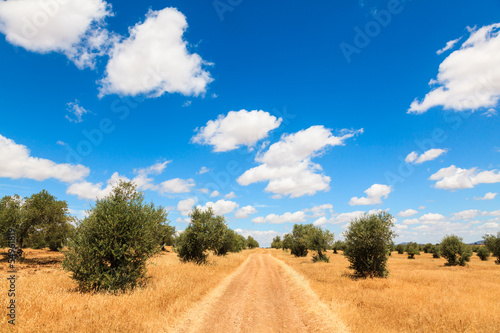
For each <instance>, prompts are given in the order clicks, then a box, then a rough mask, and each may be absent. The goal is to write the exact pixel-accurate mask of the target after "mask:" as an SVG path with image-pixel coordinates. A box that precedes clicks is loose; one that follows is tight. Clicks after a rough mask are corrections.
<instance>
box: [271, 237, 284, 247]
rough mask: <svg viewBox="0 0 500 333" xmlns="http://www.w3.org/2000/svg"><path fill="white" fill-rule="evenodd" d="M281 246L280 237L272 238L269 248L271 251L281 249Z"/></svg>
mask: <svg viewBox="0 0 500 333" xmlns="http://www.w3.org/2000/svg"><path fill="white" fill-rule="evenodd" d="M282 246H283V244H282V242H281V237H280V236H276V237H274V238H273V241H272V242H271V248H272V249H281V247H282Z"/></svg>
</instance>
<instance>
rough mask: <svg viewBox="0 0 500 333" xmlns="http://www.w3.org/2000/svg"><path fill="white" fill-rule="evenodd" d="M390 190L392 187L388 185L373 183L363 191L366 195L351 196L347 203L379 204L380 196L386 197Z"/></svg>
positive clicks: (357, 204)
mask: <svg viewBox="0 0 500 333" xmlns="http://www.w3.org/2000/svg"><path fill="white" fill-rule="evenodd" d="M391 191H392V188H391V187H390V186H388V185H381V184H374V185H372V186H371V187H370V188H369V189H367V190H366V191H365V193H366V197H361V198H358V197H353V198H351V200H350V201H349V205H351V206H359V205H379V204H381V203H382V198H384V199H387V196H388V195H389V193H391Z"/></svg>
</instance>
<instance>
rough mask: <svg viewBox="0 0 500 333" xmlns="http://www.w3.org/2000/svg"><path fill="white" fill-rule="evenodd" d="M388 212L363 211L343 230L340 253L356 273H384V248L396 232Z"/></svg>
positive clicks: (377, 274) (386, 271) (380, 275)
mask: <svg viewBox="0 0 500 333" xmlns="http://www.w3.org/2000/svg"><path fill="white" fill-rule="evenodd" d="M393 227H394V223H393V217H392V215H390V214H388V213H386V212H382V213H379V214H372V215H366V214H365V215H364V216H362V217H360V218H357V219H355V220H353V221H352V222H351V224H350V225H349V227H348V229H347V231H345V233H344V236H345V250H344V255H345V256H346V257H347V259H348V260H349V262H350V268H351V269H354V271H355V275H357V276H360V277H367V276H370V277H387V276H388V270H387V267H386V266H387V260H388V255H387V253H388V251H389V249H390V246H391V244H393V238H394V237H396V234H395V233H394V231H393V230H392V228H393Z"/></svg>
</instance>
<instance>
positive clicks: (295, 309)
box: [175, 253, 347, 333]
mask: <svg viewBox="0 0 500 333" xmlns="http://www.w3.org/2000/svg"><path fill="white" fill-rule="evenodd" d="M345 331H347V329H346V328H345V327H344V326H343V324H342V323H341V322H340V321H339V320H338V318H337V317H336V316H335V314H334V313H332V312H331V311H330V309H329V308H328V307H327V306H326V305H325V304H323V303H321V302H320V301H319V299H318V298H317V296H316V295H315V294H314V293H313V292H312V290H311V289H310V288H309V285H308V283H307V282H306V281H305V280H304V279H303V278H302V277H300V276H299V275H298V274H297V273H295V271H293V270H292V269H291V268H290V267H289V266H287V265H286V264H285V263H284V262H282V261H280V260H278V259H276V258H274V257H272V256H271V255H270V254H266V253H255V254H252V255H251V256H249V257H248V259H247V260H246V261H245V262H244V263H243V264H242V265H241V266H240V267H239V268H238V270H237V271H236V272H234V273H233V274H232V275H231V276H229V277H228V278H227V279H226V280H224V281H223V282H222V283H221V285H219V286H218V287H217V288H216V290H215V291H213V292H212V293H211V294H210V295H209V296H208V297H206V298H205V299H204V300H203V301H202V302H201V304H199V305H198V306H197V307H196V308H194V309H193V310H192V311H191V312H190V313H189V314H188V315H187V317H186V319H185V320H184V322H183V323H182V324H181V325H179V326H178V327H177V328H176V329H175V332H210V333H219V332H220V333H226V332H252V333H260V332H287V333H288V332H291V333H292V332H345Z"/></svg>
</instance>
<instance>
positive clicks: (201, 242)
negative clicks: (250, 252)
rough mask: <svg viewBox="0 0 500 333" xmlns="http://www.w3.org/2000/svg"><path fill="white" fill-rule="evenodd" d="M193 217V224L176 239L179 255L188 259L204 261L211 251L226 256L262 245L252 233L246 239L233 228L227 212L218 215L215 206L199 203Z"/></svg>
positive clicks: (199, 262)
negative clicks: (205, 206) (225, 216)
mask: <svg viewBox="0 0 500 333" xmlns="http://www.w3.org/2000/svg"><path fill="white" fill-rule="evenodd" d="M190 217H191V222H190V224H189V226H188V227H187V228H186V229H185V230H184V231H183V232H182V233H181V234H180V235H179V236H178V238H177V239H176V241H175V246H176V248H177V251H178V256H179V258H180V259H181V260H182V261H184V262H188V261H192V262H195V263H197V264H203V263H205V262H206V258H207V256H208V251H213V252H214V254H216V255H219V256H223V255H226V254H227V253H228V252H239V251H241V250H243V249H245V248H255V247H259V243H258V242H257V241H256V240H255V239H254V238H253V237H252V236H248V238H247V239H245V237H243V236H242V235H239V234H237V233H236V232H234V231H233V230H231V229H229V228H228V227H227V224H226V222H225V218H224V216H222V215H217V216H216V215H215V214H214V211H213V209H212V208H211V207H208V208H207V209H206V210H201V209H199V208H197V207H195V208H194V209H193V211H192V212H191V213H190Z"/></svg>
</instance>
